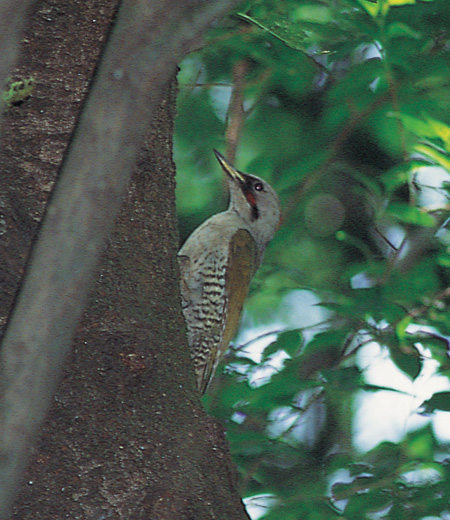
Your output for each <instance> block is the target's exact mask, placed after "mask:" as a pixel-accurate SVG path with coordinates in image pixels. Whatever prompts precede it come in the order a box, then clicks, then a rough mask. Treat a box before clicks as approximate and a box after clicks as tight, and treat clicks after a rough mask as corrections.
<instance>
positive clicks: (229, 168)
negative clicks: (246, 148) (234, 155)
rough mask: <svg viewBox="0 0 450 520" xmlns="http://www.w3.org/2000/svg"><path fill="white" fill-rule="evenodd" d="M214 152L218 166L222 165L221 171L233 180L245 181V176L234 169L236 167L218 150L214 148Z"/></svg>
mask: <svg viewBox="0 0 450 520" xmlns="http://www.w3.org/2000/svg"><path fill="white" fill-rule="evenodd" d="M214 153H215V155H216V157H217V160H218V161H219V164H220V166H222V169H223V171H224V172H225V173H226V174H227V175H228V176H229V177H230V178H231V179H232V180H233V181H239V182H245V177H244V176H243V175H242V173H241V172H240V171H238V170H236V168H235V167H234V166H233V165H232V164H231V163H229V162H228V161H227V160H226V159H225V157H224V156H223V155H222V154H221V153H220V152H218V151H217V150H214Z"/></svg>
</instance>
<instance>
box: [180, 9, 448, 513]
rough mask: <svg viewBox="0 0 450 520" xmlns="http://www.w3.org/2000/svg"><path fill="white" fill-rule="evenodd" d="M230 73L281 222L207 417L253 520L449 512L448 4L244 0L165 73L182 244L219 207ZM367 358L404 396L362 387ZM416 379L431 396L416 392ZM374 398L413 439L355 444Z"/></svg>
mask: <svg viewBox="0 0 450 520" xmlns="http://www.w3.org/2000/svg"><path fill="white" fill-rule="evenodd" d="M242 62H245V63H246V65H247V74H246V78H245V86H244V89H243V95H244V109H245V121H244V124H243V129H242V132H241V134H240V140H239V146H238V150H237V160H236V162H237V165H238V167H239V168H240V169H242V170H244V171H249V172H255V173H257V174H258V175H261V176H262V177H264V178H266V179H267V180H268V181H269V182H271V184H272V185H273V186H274V187H275V189H276V190H277V191H278V193H279V194H280V198H281V200H282V206H283V208H284V224H283V227H282V228H281V229H280V231H279V232H278V234H277V236H276V237H275V239H274V240H273V242H272V243H271V244H270V246H269V248H268V251H267V253H266V257H265V262H264V266H263V267H262V268H261V269H260V271H259V273H258V275H257V277H256V279H255V280H254V283H253V285H252V288H251V293H250V296H249V299H248V303H247V306H246V315H245V319H244V324H243V327H242V331H241V334H240V335H239V337H238V339H237V344H240V343H242V342H243V341H244V338H249V337H251V334H253V337H254V336H255V335H256V336H257V335H258V332H255V328H257V327H259V330H262V331H263V332H265V334H263V338H261V339H260V341H258V342H256V343H257V344H258V345H259V347H258V348H259V351H261V350H262V354H261V355H260V356H259V357H258V354H257V353H255V348H256V347H254V348H252V344H254V343H255V342H254V341H253V342H252V341H251V342H250V344H249V345H244V347H245V348H244V347H243V346H242V345H240V347H239V348H238V347H236V346H235V348H234V349H232V350H230V353H229V355H228V357H227V359H226V361H225V365H226V369H225V374H224V375H222V376H220V377H219V376H218V377H217V380H216V385H215V388H213V389H212V391H211V394H210V395H209V396H207V398H206V402H205V404H206V406H208V407H209V409H210V410H211V412H212V413H213V414H215V415H216V416H217V417H218V418H219V419H221V420H222V421H223V422H225V423H226V424H227V430H228V437H229V441H230V444H231V449H232V452H233V455H234V458H235V460H236V461H237V463H238V465H239V468H240V470H241V472H242V494H243V496H244V497H247V498H248V504H249V510H250V511H251V512H252V514H254V515H255V517H256V516H257V515H260V517H261V518H264V519H267V520H269V519H279V518H283V520H289V519H300V518H301V519H304V520H306V519H311V520H313V519H314V520H315V519H321V518H324V519H331V518H338V517H343V518H346V519H371V518H383V519H384V518H385V519H396V520H398V519H403V518H405V519H406V518H407V519H408V520H411V519H419V518H425V517H427V518H430V517H431V518H445V517H446V516H445V515H448V514H449V513H448V511H450V504H449V489H450V469H449V468H450V465H449V459H448V458H447V455H446V442H448V439H449V438H450V437H449V436H448V432H447V437H446V438H444V437H442V435H441V436H440V435H438V432H437V429H436V423H435V421H434V419H435V418H437V417H438V415H439V417H440V418H441V419H442V417H443V414H445V413H446V414H448V412H449V411H450V404H449V403H450V392H449V391H448V390H449V389H450V382H449V378H450V361H449V339H448V336H449V335H450V316H449V313H448V303H449V297H450V292H449V289H448V287H449V278H450V276H449V271H448V269H449V267H450V249H449V246H450V234H449V231H448V230H447V220H448V217H449V215H448V213H449V207H450V206H449V186H450V183H449V179H450V178H449V176H448V175H449V174H450V88H449V87H450V84H449V83H450V80H449V78H450V7H449V6H448V3H447V1H446V0H428V1H420V0H417V1H416V0H378V1H376V0H335V1H332V0H319V1H318V0H316V1H315V2H312V1H311V0H309V1H308V0H281V1H280V0H278V1H275V0H260V1H256V0H249V1H247V2H246V3H245V4H243V5H241V6H240V8H239V9H238V10H237V11H236V12H235V13H234V14H233V15H232V16H230V17H229V18H228V19H227V20H226V21H225V22H223V23H221V24H218V25H217V26H216V27H214V29H213V30H212V31H211V33H210V35H209V38H208V40H207V42H206V44H205V46H204V47H203V48H202V49H201V50H200V51H198V52H196V53H194V54H192V55H190V56H189V58H188V59H187V60H185V62H184V63H183V64H182V68H181V72H180V76H179V80H180V86H181V92H180V97H179V115H178V121H177V132H176V161H177V164H178V170H179V172H180V173H179V181H178V182H179V185H178V186H179V187H178V203H179V211H180V223H181V225H180V227H181V233H182V236H184V237H185V236H186V235H187V234H188V232H190V231H191V230H192V228H193V227H195V225H197V224H198V223H199V222H201V221H202V220H204V219H205V218H206V217H207V216H208V215H209V214H211V213H213V212H214V211H217V207H218V204H219V203H218V201H219V202H220V203H221V204H223V206H224V205H225V200H224V199H223V193H222V189H221V185H220V182H219V181H218V179H219V178H220V171H219V168H218V167H217V165H215V164H214V157H213V155H212V153H211V151H212V148H219V149H221V148H223V146H222V143H223V139H224V135H225V131H226V127H227V124H229V121H227V107H228V100H229V98H230V95H231V91H232V85H233V80H232V78H233V74H235V67H236V64H238V63H242ZM212 172H214V173H212ZM436 179H437V180H436ZM439 179H440V180H439ZM442 179H444V182H442ZM305 296H308V297H309V298H311V297H312V298H313V300H314V302H315V305H313V307H311V308H307V307H306V303H305ZM292 302H297V304H296V305H297V306H294V305H293V303H292ZM302 302H303V303H302ZM302 304H303V305H305V306H304V307H300V309H299V308H298V305H302ZM311 314H314V315H315V316H316V318H317V316H318V317H319V319H316V320H315V321H314V320H313V322H311V319H310V315H311ZM308 320H309V321H308ZM319 322H320V323H319ZM252 329H253V332H252V331H251V330H252ZM267 332H273V334H267ZM263 340H266V341H265V343H264V342H263ZM374 350H375V351H376V352H378V354H379V355H380V356H381V357H384V358H385V361H386V362H388V363H390V365H389V366H390V367H391V369H392V370H394V369H393V368H392V367H396V369H395V370H396V373H397V375H398V377H401V376H402V375H403V380H404V381H406V383H405V385H406V390H405V385H404V387H403V388H399V387H398V385H397V382H396V381H395V380H392V381H390V380H388V382H387V383H380V382H378V380H381V379H382V378H378V380H377V381H375V382H374V378H373V375H372V372H371V370H370V369H371V364H373V363H374V361H373V359H372V358H369V361H367V356H368V355H369V354H370V352H373V351H374ZM383 366H385V367H386V366H388V365H383ZM430 367H431V368H430ZM430 370H431V371H433V370H434V373H435V374H436V375H435V376H433V377H435V378H437V377H438V376H439V377H438V379H439V381H440V383H441V387H440V388H438V389H437V388H436V387H433V386H430V390H429V392H428V394H427V393H426V392H425V393H424V392H423V391H421V392H419V390H418V388H419V386H420V383H421V381H426V382H427V384H428V383H430V385H431V383H432V380H433V377H432V376H430ZM375 379H376V378H375ZM408 385H409V386H408ZM433 389H434V390H433ZM382 395H388V396H390V397H389V398H388V399H385V400H384V402H383V405H382V406H383V407H384V408H386V410H382V411H384V412H388V411H389V410H388V408H389V406H390V402H391V401H392V402H393V400H394V397H395V396H398V398H399V399H405V401H404V402H405V403H406V406H407V407H408V408H407V409H408V410H409V412H407V413H406V415H407V416H408V413H409V416H408V417H409V419H411V421H410V422H411V425H412V426H411V428H409V427H408V425H404V428H403V431H402V433H401V435H400V437H399V438H397V439H395V440H392V439H383V438H380V439H378V440H377V441H376V443H375V445H369V444H370V443H369V444H366V445H365V446H361V445H360V444H358V442H357V437H358V435H359V433H360V430H361V428H363V427H362V426H361V421H360V420H359V419H358V417H359V414H360V411H361V410H360V408H362V404H361V403H363V402H366V401H367V399H368V398H370V397H378V396H382ZM364 400H366V401H364ZM411 403H412V404H411ZM378 413H379V411H378V410H375V409H373V410H372V413H371V416H372V421H374V422H373V423H372V424H375V421H376V418H375V416H376V414H378ZM444 418H446V416H445V417H444ZM367 421H370V417H369V419H367ZM447 421H448V418H447ZM447 424H448V423H447ZM414 425H415V426H414ZM367 428H369V429H370V428H373V426H370V424H369V426H368V427H367ZM258 501H259V502H260V504H262V506H261V508H260V509H257V508H256V507H254V504H255V503H256V502H258Z"/></svg>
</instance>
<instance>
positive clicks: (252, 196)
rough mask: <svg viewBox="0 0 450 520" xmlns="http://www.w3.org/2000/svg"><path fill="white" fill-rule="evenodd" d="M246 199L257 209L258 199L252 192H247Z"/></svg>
mask: <svg viewBox="0 0 450 520" xmlns="http://www.w3.org/2000/svg"><path fill="white" fill-rule="evenodd" d="M245 198H246V199H247V202H248V203H249V204H250V206H251V207H252V208H255V207H256V199H255V196H254V195H253V193H252V192H251V191H247V193H246V194H245Z"/></svg>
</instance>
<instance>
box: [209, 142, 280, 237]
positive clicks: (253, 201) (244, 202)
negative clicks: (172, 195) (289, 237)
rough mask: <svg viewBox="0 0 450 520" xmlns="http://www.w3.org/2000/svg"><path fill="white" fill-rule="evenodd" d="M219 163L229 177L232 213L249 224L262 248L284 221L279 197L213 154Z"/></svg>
mask: <svg viewBox="0 0 450 520" xmlns="http://www.w3.org/2000/svg"><path fill="white" fill-rule="evenodd" d="M214 153H215V155H216V157H217V160H218V161H219V163H220V166H222V169H223V171H224V172H225V173H226V174H227V177H228V185H229V188H230V207H229V210H232V211H236V212H237V213H238V214H239V216H240V217H241V218H242V220H243V221H244V222H246V223H247V224H248V226H249V228H250V230H251V232H252V234H253V237H254V238H255V240H256V242H257V243H258V245H259V246H260V247H265V246H266V244H267V243H268V242H269V241H270V240H272V238H273V236H274V234H275V231H276V230H277V229H278V227H279V225H280V220H281V210H280V202H279V200H278V195H277V194H276V193H275V191H274V190H273V189H272V188H271V186H269V184H268V183H267V182H265V181H264V180H262V179H260V178H259V177H256V175H250V174H248V173H243V172H240V171H239V170H236V168H235V167H234V166H233V165H232V164H231V163H230V162H228V161H227V160H226V159H225V157H224V156H223V155H222V154H221V153H219V152H218V151H217V150H214Z"/></svg>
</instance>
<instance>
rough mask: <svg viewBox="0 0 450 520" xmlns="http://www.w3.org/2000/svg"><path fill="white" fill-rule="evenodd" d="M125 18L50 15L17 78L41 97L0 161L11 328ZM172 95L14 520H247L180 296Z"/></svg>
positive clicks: (43, 5)
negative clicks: (204, 393) (96, 76)
mask: <svg viewBox="0 0 450 520" xmlns="http://www.w3.org/2000/svg"><path fill="white" fill-rule="evenodd" d="M115 9H116V5H115V4H111V3H110V2H106V1H104V2H102V1H98V0H96V1H83V2H76V1H70V2H62V1H60V0H52V1H45V2H39V3H38V5H37V10H36V12H35V14H34V15H33V18H32V22H31V24H30V27H29V29H28V31H27V35H26V38H25V41H24V46H23V52H22V55H21V58H20V62H19V65H18V69H17V71H16V74H15V75H16V76H17V77H18V78H19V77H29V76H31V75H33V76H35V78H36V88H35V91H34V92H33V96H32V97H31V98H30V99H29V100H27V101H25V102H24V103H23V104H22V105H21V106H18V107H14V108H12V109H10V110H9V111H8V113H7V114H6V126H5V128H4V133H3V142H2V144H3V152H2V156H1V157H0V165H1V168H2V172H3V174H2V176H1V177H0V183H1V188H0V191H1V193H3V195H2V196H1V198H0V205H1V206H0V209H1V213H2V214H1V219H0V226H1V229H0V232H1V233H2V241H1V244H0V258H1V259H2V267H3V268H2V270H1V275H0V286H1V289H2V291H1V297H0V298H1V300H0V305H1V309H2V314H1V316H2V318H1V323H2V324H5V323H6V317H7V315H8V312H9V310H10V308H11V305H12V302H13V299H14V296H15V294H16V291H17V289H18V286H19V283H20V280H21V277H22V274H23V270H24V265H25V261H26V258H27V254H28V252H29V248H30V245H31V243H32V241H33V239H34V237H35V234H36V231H37V227H38V224H39V222H40V220H41V218H42V215H43V213H44V208H45V205H46V203H47V200H48V197H49V193H50V192H51V189H52V186H53V183H54V181H55V178H56V172H57V169H58V167H59V166H60V164H61V160H62V157H63V154H64V152H65V150H66V148H67V144H68V141H69V138H70V135H71V133H72V131H73V128H74V123H75V119H76V117H77V115H78V112H79V110H80V107H81V104H82V101H83V99H84V96H85V94H86V92H87V87H88V84H89V81H90V79H91V77H92V74H93V71H94V69H95V66H96V64H97V59H98V57H99V54H100V52H101V48H102V45H103V43H104V41H105V39H106V37H107V33H108V31H109V28H110V24H111V21H112V19H113V16H114V12H115ZM174 107H175V92H174V88H173V86H172V87H171V88H170V89H169V90H168V92H167V96H166V97H165V99H164V100H163V102H162V104H161V107H160V111H159V114H158V117H156V118H155V119H154V120H153V122H152V126H151V129H150V131H149V133H148V138H147V139H146V143H145V146H143V148H142V152H141V154H140V158H139V161H138V165H137V168H136V171H135V173H134V175H133V179H132V183H131V185H130V187H129V190H128V194H127V198H126V201H125V203H124V205H123V209H122V211H121V214H120V216H119V218H118V221H117V226H116V230H115V232H114V236H113V237H112V239H111V241H110V245H109V248H108V251H107V252H106V254H105V255H104V260H103V264H102V269H101V276H100V277H99V280H98V282H97V285H96V288H95V292H94V295H93V298H92V304H91V306H90V308H89V309H88V310H87V312H86V313H85V316H84V320H83V323H82V325H81V326H80V328H79V333H78V336H77V340H76V342H75V349H74V354H73V356H72V359H71V363H70V365H69V366H68V368H67V370H66V373H65V376H64V380H63V382H62V384H61V385H60V387H59V391H58V394H57V395H56V396H55V399H54V401H55V402H54V405H53V407H52V410H51V412H50V414H49V416H48V419H47V421H46V424H45V426H44V429H43V434H42V438H41V441H40V444H39V445H38V446H37V447H36V449H35V454H34V457H33V463H32V465H31V468H30V470H29V472H28V474H27V475H26V477H25V478H24V481H23V491H22V493H21V497H20V499H19V501H18V503H17V504H16V508H15V512H14V515H13V517H14V518H20V519H21V520H22V519H23V520H26V519H30V520H31V519H33V520H39V519H45V520H51V519H61V518H77V519H96V518H98V519H100V518H133V519H140V518H142V519H152V520H159V519H161V520H163V519H171V520H173V519H177V518H180V519H194V518H195V519H196V520H197V519H198V520H202V519H207V518H208V519H211V518H217V519H221V520H227V519H242V518H247V517H246V514H245V512H244V511H243V508H242V504H241V503H240V500H239V498H238V496H237V493H236V489H235V475H234V470H233V469H232V465H231V464H230V461H229V457H228V454H227V445H226V441H225V439H224V436H223V433H222V431H221V429H220V428H218V427H217V426H216V424H215V423H214V422H213V421H212V420H211V419H210V418H208V417H207V416H206V415H205V414H204V412H203V410H202V408H201V406H200V404H199V401H198V397H197V395H196V393H195V391H194V386H195V385H194V378H193V373H192V369H191V366H190V362H189V356H188V352H187V348H186V346H185V343H186V338H185V334H184V324H183V321H182V317H181V311H180V306H179V296H178V279H177V276H178V272H177V266H176V262H175V253H176V250H177V246H178V239H177V228H176V217H175V213H174V168H173V164H172V162H171V145H172V143H171V135H172V130H173V116H174V110H175V109H174Z"/></svg>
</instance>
